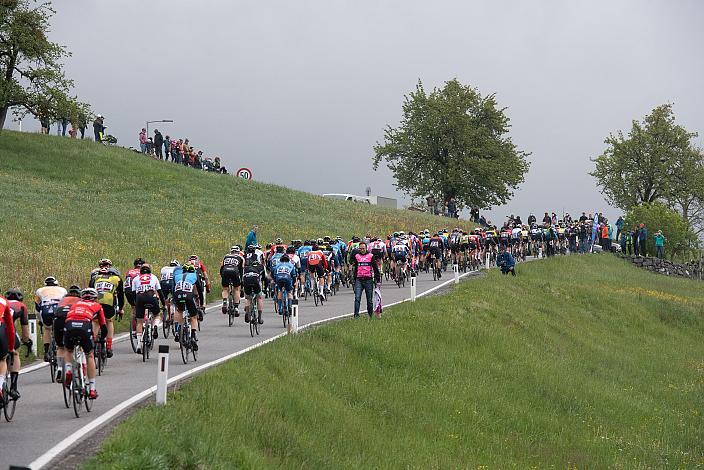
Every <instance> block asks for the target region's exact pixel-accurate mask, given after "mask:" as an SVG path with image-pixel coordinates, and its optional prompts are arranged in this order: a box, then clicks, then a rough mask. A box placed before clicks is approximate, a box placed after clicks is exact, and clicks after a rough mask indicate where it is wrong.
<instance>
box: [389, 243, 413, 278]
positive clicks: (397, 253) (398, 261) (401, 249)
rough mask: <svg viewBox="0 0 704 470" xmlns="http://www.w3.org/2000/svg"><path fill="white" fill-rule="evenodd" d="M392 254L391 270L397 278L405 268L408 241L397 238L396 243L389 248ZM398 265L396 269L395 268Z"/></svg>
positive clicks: (408, 252)
mask: <svg viewBox="0 0 704 470" xmlns="http://www.w3.org/2000/svg"><path fill="white" fill-rule="evenodd" d="M391 252H392V253H393V256H392V257H391V271H392V272H393V273H394V279H397V280H398V275H400V274H401V272H402V271H404V270H406V267H407V261H408V255H409V254H410V250H409V248H408V241H407V240H406V239H405V237H403V238H399V240H398V241H397V242H396V244H395V245H394V246H393V247H392V248H391ZM397 267H398V269H396V268H397Z"/></svg>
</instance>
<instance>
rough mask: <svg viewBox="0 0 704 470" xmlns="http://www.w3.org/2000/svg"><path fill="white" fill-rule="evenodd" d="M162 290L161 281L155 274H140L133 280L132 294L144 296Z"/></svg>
mask: <svg viewBox="0 0 704 470" xmlns="http://www.w3.org/2000/svg"><path fill="white" fill-rule="evenodd" d="M160 290H161V283H160V282H159V279H158V278H157V277H156V276H155V275H153V274H140V275H139V277H136V278H134V279H133V280H132V292H134V293H135V294H142V293H145V292H156V291H160Z"/></svg>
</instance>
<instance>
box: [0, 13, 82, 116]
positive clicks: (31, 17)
mask: <svg viewBox="0 0 704 470" xmlns="http://www.w3.org/2000/svg"><path fill="white" fill-rule="evenodd" d="M54 14H55V11H54V10H53V8H52V6H51V3H50V2H36V1H34V0H0V129H2V128H3V127H4V125H5V120H6V118H7V114H8V111H9V110H10V109H11V108H19V109H20V110H24V111H26V112H29V113H31V114H33V115H35V116H40V113H45V112H48V113H49V115H50V116H51V117H61V116H56V114H57V112H58V110H57V109H50V110H45V109H43V108H45V107H46V106H47V104H48V103H51V102H52V100H50V99H48V98H49V97H55V98H57V99H56V100H54V101H56V102H59V101H63V100H68V99H69V98H68V92H69V89H70V88H71V86H72V82H71V81H70V80H68V79H67V78H66V77H65V75H64V72H63V65H62V63H61V59H62V58H64V57H66V56H68V55H69V53H68V52H67V51H66V49H65V48H64V47H62V46H60V45H59V44H56V43H53V42H51V41H49V39H48V38H47V33H48V31H49V20H50V19H51V17H52V16H53V15H54ZM59 97H60V98H59Z"/></svg>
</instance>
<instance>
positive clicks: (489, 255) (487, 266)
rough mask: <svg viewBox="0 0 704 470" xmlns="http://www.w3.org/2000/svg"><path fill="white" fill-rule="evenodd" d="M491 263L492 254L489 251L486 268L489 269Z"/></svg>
mask: <svg viewBox="0 0 704 470" xmlns="http://www.w3.org/2000/svg"><path fill="white" fill-rule="evenodd" d="M490 264H491V254H490V253H487V254H486V269H489V267H490V266H489V265H490Z"/></svg>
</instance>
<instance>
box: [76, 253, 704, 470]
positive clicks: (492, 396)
mask: <svg viewBox="0 0 704 470" xmlns="http://www.w3.org/2000/svg"><path fill="white" fill-rule="evenodd" d="M701 286H702V284H701V283H696V282H694V281H687V280H681V279H671V278H667V277H664V276H659V275H655V274H651V273H648V272H645V271H642V270H638V269H637V268H634V267H632V266H629V265H627V264H626V263H624V262H623V261H621V260H618V259H616V258H613V257H611V256H608V255H590V256H586V257H579V256H572V257H568V258H557V259H550V260H547V261H542V262H533V263H527V264H526V265H521V266H519V276H518V277H517V278H511V277H502V276H501V275H500V274H498V273H497V272H491V273H489V274H488V275H487V276H486V277H484V278H481V279H477V280H473V281H471V282H466V283H463V284H461V285H460V286H459V287H457V288H456V289H454V290H453V292H451V293H450V294H448V295H445V296H436V297H430V298H424V299H422V300H420V301H418V302H416V303H414V304H410V303H406V304H402V305H400V306H398V307H394V308H393V309H392V311H390V312H389V313H388V314H387V315H386V316H384V317H383V318H382V320H381V321H376V320H375V321H372V322H370V321H367V320H364V319H360V320H356V321H344V322H339V323H335V324H331V325H328V326H325V327H321V328H318V329H315V330H313V331H309V332H306V333H305V334H303V335H301V336H298V337H293V338H291V337H288V338H284V339H282V340H280V341H277V342H274V343H272V344H269V345H266V346H265V347H262V348H259V349H257V350H255V351H253V352H251V353H248V354H246V355H245V356H244V357H242V358H240V359H237V360H234V361H231V362H229V363H227V364H225V365H223V366H220V367H218V368H216V369H214V370H211V371H209V372H206V373H204V374H203V375H201V376H199V377H198V378H196V379H194V380H193V381H191V382H190V383H188V384H186V385H185V386H184V387H183V388H182V389H181V390H179V391H178V392H176V393H174V394H171V397H170V402H169V405H168V406H167V407H163V408H157V407H154V406H151V407H147V408H145V409H143V410H140V411H139V412H137V413H136V414H135V415H134V416H132V417H131V418H129V419H128V420H127V421H125V422H124V423H123V424H121V425H119V426H117V428H116V429H115V431H114V433H113V434H112V436H111V437H110V438H109V439H108V440H107V441H106V442H105V443H104V446H103V449H102V451H101V452H100V453H99V454H98V456H97V457H96V458H95V459H94V460H93V461H91V462H90V463H89V464H88V465H87V467H88V468H106V467H112V468H117V467H131V468H164V469H166V468H232V467H244V468H265V467H284V468H409V467H411V468H470V467H477V468H487V467H491V468H511V467H518V468H529V467H531V468H548V467H553V468H606V467H616V468H652V467H655V468H662V467H673V468H691V467H696V466H703V465H704V444H703V442H704V426H702V412H704V391H703V390H704V341H702V335H703V334H704V294H702V288H701ZM165 432H166V434H164V433H165ZM155 436H165V438H163V439H159V445H154V444H153V443H154V437H155Z"/></svg>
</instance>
